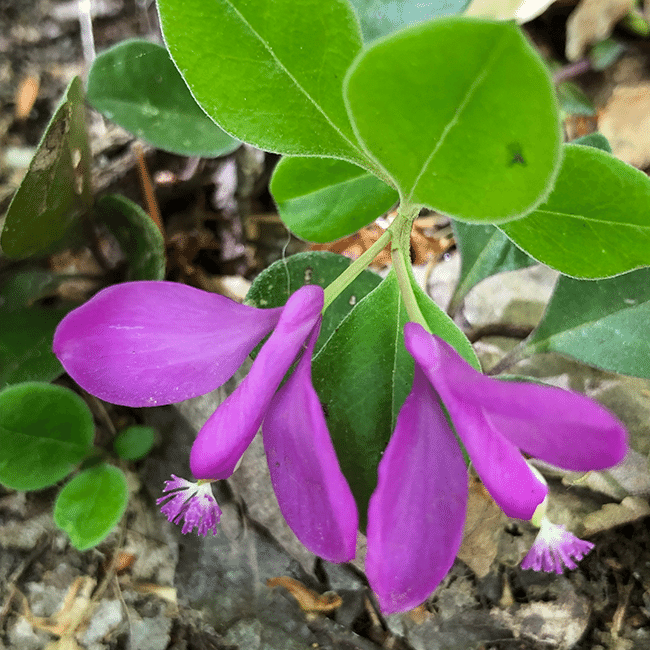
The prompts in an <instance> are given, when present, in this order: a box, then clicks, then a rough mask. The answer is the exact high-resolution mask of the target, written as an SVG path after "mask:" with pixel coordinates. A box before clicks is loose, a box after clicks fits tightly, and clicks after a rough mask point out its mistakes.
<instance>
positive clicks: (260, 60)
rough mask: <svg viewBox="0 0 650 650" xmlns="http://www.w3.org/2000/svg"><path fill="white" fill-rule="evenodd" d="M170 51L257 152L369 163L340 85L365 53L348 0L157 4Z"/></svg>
mask: <svg viewBox="0 0 650 650" xmlns="http://www.w3.org/2000/svg"><path fill="white" fill-rule="evenodd" d="M158 10H159V12H160V20H161V24H162V29H163V34H164V37H165V42H166V44H167V47H168V49H169V51H170V53H171V55H172V58H173V59H174V61H175V63H176V65H177V66H178V69H179V70H180V72H181V74H182V75H183V77H184V78H185V81H186V82H187V84H188V85H189V87H190V90H191V91H192V94H193V95H194V97H195V99H196V100H197V101H198V102H199V104H200V105H201V106H202V107H203V109H204V110H205V111H206V113H207V114H208V115H209V116H210V117H211V118H212V119H213V120H214V121H215V122H216V123H217V124H219V125H220V126H221V127H222V128H223V129H224V130H225V131H227V132H228V133H230V134H232V135H234V136H235V137H237V138H239V139H240V140H243V141H245V142H248V143H250V144H254V145H255V146H256V147H259V148H260V149H266V150H268V151H277V152H279V153H287V154H298V155H314V156H331V157H334V158H344V159H346V160H350V161H352V162H361V163H363V162H365V163H366V164H368V163H367V159H366V157H365V156H364V154H363V153H362V151H361V149H360V147H359V144H358V142H357V140H356V138H355V136H354V133H353V131H352V127H351V126H350V122H349V120H348V116H347V113H346V111H345V106H344V104H343V96H342V82H343V77H344V75H345V72H346V71H347V69H348V67H349V66H350V64H351V63H352V60H353V59H354V57H355V56H356V55H357V53H358V52H359V51H360V50H361V34H360V32H359V26H358V23H357V20H356V17H355V15H354V12H353V11H352V8H351V7H350V5H349V4H348V2H347V1H346V0H328V1H327V2H323V1H322V0H302V1H301V2H300V3H299V4H296V2H295V1H294V0H274V1H273V2H269V0H213V1H212V2H209V3H208V2H205V1H204V0H159V2H158Z"/></svg>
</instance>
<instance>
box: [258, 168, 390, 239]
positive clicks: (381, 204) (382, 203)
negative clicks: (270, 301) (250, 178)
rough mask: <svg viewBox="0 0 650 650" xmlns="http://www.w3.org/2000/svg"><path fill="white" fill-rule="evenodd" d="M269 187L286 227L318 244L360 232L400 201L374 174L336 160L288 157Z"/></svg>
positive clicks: (276, 171) (276, 172) (276, 170)
mask: <svg viewBox="0 0 650 650" xmlns="http://www.w3.org/2000/svg"><path fill="white" fill-rule="evenodd" d="M270 189H271V194H272V195H273V198H274V199H275V202H276V204H277V206H278V212H279V213H280V217H281V219H282V221H283V222H284V223H285V225H286V226H287V228H289V230H291V232H293V233H294V234H295V235H297V236H298V237H301V238H302V239H305V240H307V241H313V242H329V241H334V240H335V239H340V238H341V237H345V236H346V235H350V234H351V233H353V232H356V231H357V230H359V229H360V228H363V227H364V226H367V225H368V224H369V223H371V222H372V221H374V220H375V219H376V218H377V217H378V216H380V215H381V214H383V213H384V212H386V211H387V210H388V209H389V208H390V207H391V206H392V205H394V204H395V203H396V202H397V200H398V198H399V195H398V194H397V192H396V190H394V189H393V188H392V187H389V186H388V185H386V183H384V182H383V181H381V180H379V179H378V178H377V177H376V176H374V175H373V174H370V173H369V172H367V171H365V170H364V169H361V168H360V167H357V165H353V164H351V163H349V162H346V161H344V160H335V159H333V158H313V157H312V158H302V157H293V156H292V157H286V158H283V159H282V160H281V161H280V162H279V163H278V165H277V167H276V168H275V171H274V173H273V178H272V179H271V185H270Z"/></svg>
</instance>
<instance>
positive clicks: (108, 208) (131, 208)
mask: <svg viewBox="0 0 650 650" xmlns="http://www.w3.org/2000/svg"><path fill="white" fill-rule="evenodd" d="M96 210H97V214H98V215H99V216H100V218H101V220H102V221H103V222H104V224H105V225H106V227H107V228H108V230H109V231H110V232H111V233H112V234H113V236H114V237H115V239H117V241H118V242H119V244H120V247H121V248H122V252H123V253H124V255H125V256H126V258H127V259H128V262H129V271H128V275H127V279H128V280H162V279H163V278H164V277H165V265H166V258H165V241H164V239H163V236H162V234H161V232H160V230H159V229H158V226H156V224H155V223H154V222H153V221H152V220H151V217H150V216H149V215H148V214H147V213H146V212H145V211H144V210H143V209H142V208H141V207H140V206H139V205H137V204H136V203H134V202H133V201H131V200H130V199H127V198H126V197H125V196H120V195H118V194H107V195H105V196H102V197H101V198H100V199H99V200H98V201H97V206H96Z"/></svg>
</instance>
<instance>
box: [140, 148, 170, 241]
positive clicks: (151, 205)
mask: <svg viewBox="0 0 650 650" xmlns="http://www.w3.org/2000/svg"><path fill="white" fill-rule="evenodd" d="M133 149H134V151H135V156H136V159H137V161H138V172H139V175H140V185H141V187H142V194H143V196H144V201H145V203H146V204H147V212H148V213H149V216H150V217H151V220H152V221H153V222H154V223H155V224H156V226H158V230H160V233H161V234H162V236H163V239H164V240H165V241H166V239H167V238H166V236H165V226H163V222H162V217H161V216H160V208H159V207H158V201H157V199H156V190H155V189H154V185H153V181H152V180H151V175H150V174H149V170H148V169H147V163H146V161H145V159H144V151H143V150H142V147H141V146H140V144H138V143H137V142H136V143H135V144H134V145H133Z"/></svg>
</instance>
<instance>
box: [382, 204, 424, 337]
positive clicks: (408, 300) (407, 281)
mask: <svg viewBox="0 0 650 650" xmlns="http://www.w3.org/2000/svg"><path fill="white" fill-rule="evenodd" d="M419 211H420V210H419V207H418V206H407V207H406V209H405V210H404V212H402V211H401V210H400V213H399V214H398V216H397V218H396V219H395V221H394V222H393V224H392V226H395V236H394V237H393V243H392V245H391V250H390V252H391V257H392V259H393V268H394V269H395V275H397V284H398V286H399V289H400V293H401V294H402V300H403V301H404V305H405V306H406V313H407V314H408V317H409V320H411V321H413V322H414V323H419V324H420V325H422V327H424V329H426V330H427V332H428V331H429V326H428V325H427V322H426V320H425V319H424V316H423V315H422V312H421V311H420V306H419V305H418V301H417V299H416V297H415V292H414V291H413V285H412V284H411V271H410V264H411V259H410V252H411V228H412V227H413V221H414V220H415V218H416V217H417V215H418V213H419Z"/></svg>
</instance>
